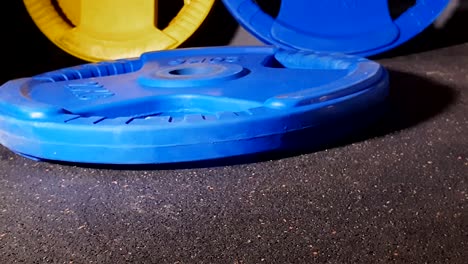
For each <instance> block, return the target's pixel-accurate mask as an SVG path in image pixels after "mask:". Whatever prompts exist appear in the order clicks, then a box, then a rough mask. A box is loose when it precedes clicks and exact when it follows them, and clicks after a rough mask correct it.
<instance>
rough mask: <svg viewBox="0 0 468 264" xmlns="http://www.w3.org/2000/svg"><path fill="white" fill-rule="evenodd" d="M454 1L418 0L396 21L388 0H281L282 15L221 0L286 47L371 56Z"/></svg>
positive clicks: (262, 35) (259, 33)
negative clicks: (391, 14) (270, 14)
mask: <svg viewBox="0 0 468 264" xmlns="http://www.w3.org/2000/svg"><path fill="white" fill-rule="evenodd" d="M449 1H450V0H430V1H423V0H418V1H416V4H415V5H414V6H413V7H411V8H410V9H408V10H407V11H406V12H405V13H403V14H402V15H400V16H399V17H398V18H397V19H395V20H393V19H392V18H391V16H390V12H389V8H388V0H326V1H323V0H320V1H314V0H282V1H281V6H280V9H279V13H278V16H277V17H275V18H273V17H271V16H269V15H268V14H266V13H265V12H263V11H262V9H261V8H260V6H258V5H257V4H255V3H254V2H255V1H254V0H223V2H224V4H225V6H226V7H227V9H228V10H229V11H230V12H231V14H232V15H233V16H234V17H235V18H236V19H237V21H238V22H239V23H240V24H241V25H242V26H243V27H244V28H245V29H246V30H247V31H249V32H250V33H252V34H253V35H254V36H256V37H257V38H258V39H260V40H261V41H263V42H265V43H269V44H272V45H274V46H276V47H281V48H283V49H295V50H311V51H321V52H342V53H347V54H354V55H358V56H364V57H365V56H370V55H375V54H378V53H382V52H384V51H387V50H390V49H392V48H395V47H397V46H399V45H401V44H403V43H404V42H406V41H408V40H409V39H411V38H413V37H414V36H416V35H417V34H419V33H420V32H422V31H423V30H424V29H425V28H427V27H428V26H430V25H431V24H432V22H433V21H434V20H435V19H436V18H437V17H438V16H439V15H440V14H441V13H442V11H443V10H444V9H445V8H446V6H447V5H448V3H449Z"/></svg>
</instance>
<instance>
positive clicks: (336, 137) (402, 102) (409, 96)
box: [49, 70, 457, 170]
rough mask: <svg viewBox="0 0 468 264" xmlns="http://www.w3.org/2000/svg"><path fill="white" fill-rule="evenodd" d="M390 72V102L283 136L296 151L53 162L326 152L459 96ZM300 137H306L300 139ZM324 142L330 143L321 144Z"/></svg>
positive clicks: (412, 121) (421, 118)
mask: <svg viewBox="0 0 468 264" xmlns="http://www.w3.org/2000/svg"><path fill="white" fill-rule="evenodd" d="M389 74H390V78H391V86H390V95H389V98H388V100H387V104H386V105H384V106H382V107H379V108H378V109H375V108H373V109H368V111H366V112H363V113H361V114H358V115H355V116H353V117H350V118H344V119H343V120H342V121H340V122H338V123H333V124H331V125H329V126H323V127H320V128H319V129H317V128H314V129H313V130H302V131H299V132H295V133H291V134H288V135H285V136H284V138H283V142H284V144H285V145H293V146H294V145H295V146H294V149H293V150H280V151H273V152H267V153H259V154H249V155H244V156H238V157H230V158H222V159H216V160H204V161H196V162H182V163H171V164H150V165H99V164H77V163H71V162H56V161H49V162H52V163H56V164H61V165H66V166H78V167H86V168H95V169H110V170H173V169H193V168H208V167H219V166H231V165H240V164H249V163H255V162H264V161H269V160H278V159H284V158H288V157H293V156H298V155H303V154H308V153H312V152H318V151H323V150H325V149H331V148H340V147H344V146H347V145H350V144H353V143H357V142H362V141H367V140H371V139H373V138H378V137H383V136H386V135H388V134H392V133H395V132H398V131H401V130H405V129H407V128H410V127H414V126H417V125H418V124H420V123H422V122H425V121H426V120H428V119H431V118H433V117H435V116H437V115H439V114H441V113H443V112H444V111H445V110H446V109H447V108H448V107H449V106H451V105H452V104H453V103H454V102H455V100H456V98H457V95H456V93H455V92H454V91H453V90H452V89H451V88H450V87H447V86H444V85H441V84H439V83H436V82H434V81H431V80H428V79H426V78H423V77H420V76H415V75H412V74H408V73H403V72H398V71H392V70H390V71H389ZM382 110H384V111H385V112H383V113H382ZM379 112H380V113H382V114H380V113H379ZM363 115H367V116H370V119H375V122H373V123H372V124H371V125H366V124H365V123H363V124H361V125H362V128H361V129H359V130H356V131H346V129H348V128H353V127H356V126H358V127H359V124H358V123H359V122H360V121H362V120H364V119H363V118H362V117H363ZM372 115H374V116H372ZM348 132H349V133H348ZM344 134H346V136H342V135H344ZM298 138H301V139H304V140H301V141H300V142H297V141H298V140H297V139H298ZM307 139H310V141H307ZM320 142H329V143H325V144H321V143H320Z"/></svg>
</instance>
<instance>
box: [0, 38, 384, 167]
mask: <svg viewBox="0 0 468 264" xmlns="http://www.w3.org/2000/svg"><path fill="white" fill-rule="evenodd" d="M387 94H388V76H387V72H386V71H385V70H384V69H383V68H382V67H381V66H380V65H379V64H377V63H375V62H372V61H368V60H366V59H363V58H359V57H354V56H346V55H332V54H327V53H317V52H295V51H285V50H277V49H276V48H274V47H231V48H228V47H225V48H205V49H180V50H173V51H161V52H151V53H146V54H144V55H142V57H141V58H138V59H133V60H121V61H115V62H103V63H96V64H86V65H81V66H77V67H72V68H66V69H61V70H57V71H53V72H48V73H44V74H41V75H38V76H34V77H32V78H23V79H17V80H12V81H9V82H7V83H6V84H4V85H3V86H1V87H0V143H1V144H3V145H4V146H6V147H7V148H9V149H11V150H12V151H14V152H17V153H19V154H21V155H23V156H26V157H29V158H34V159H45V160H58V161H69V162H84V163H103V164H151V163H153V164H154V163H172V162H184V161H198V160H206V159H217V158H225V157H232V156H239V155H246V154H254V153H260V152H265V151H273V150H283V149H291V148H295V147H298V146H303V145H311V146H314V145H322V144H324V143H326V142H329V141H330V140H335V137H334V136H337V137H342V136H345V135H347V133H348V132H350V131H354V130H355V129H358V128H360V124H362V125H366V124H367V123H369V122H370V121H372V120H373V118H375V117H376V116H377V112H375V111H374V110H373V109H376V108H379V107H380V106H381V105H383V104H384V102H385V100H386V97H387ZM325 128H327V129H325ZM332 135H334V136H332Z"/></svg>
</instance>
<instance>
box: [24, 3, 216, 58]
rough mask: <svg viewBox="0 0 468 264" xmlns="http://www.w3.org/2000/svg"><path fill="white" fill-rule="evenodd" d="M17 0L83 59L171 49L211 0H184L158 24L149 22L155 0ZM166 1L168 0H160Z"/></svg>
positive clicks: (48, 34)
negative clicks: (166, 21) (160, 26)
mask: <svg viewBox="0 0 468 264" xmlns="http://www.w3.org/2000/svg"><path fill="white" fill-rule="evenodd" d="M52 1H53V0H23V2H24V4H25V6H26V9H27V11H28V13H29V15H30V16H31V18H32V19H33V21H34V23H35V24H36V25H37V27H38V28H39V29H40V30H41V32H42V33H43V34H44V35H45V36H46V37H47V38H48V39H49V40H50V41H52V42H53V43H54V44H55V45H57V46H58V47H59V48H61V49H62V50H64V51H66V52H68V53H69V54H71V55H73V56H75V57H78V58H81V59H83V60H86V61H91V62H97V61H103V60H116V59H121V58H133V57H138V56H140V55H141V54H142V53H144V52H148V51H155V50H163V49H173V48H176V47H177V46H179V45H180V44H182V43H183V42H184V41H185V40H187V38H188V37H190V36H191V35H192V34H193V33H194V32H195V31H196V30H197V29H198V27H199V26H200V25H201V24H202V22H203V21H204V20H205V18H206V17H207V15H208V14H209V12H210V10H211V8H212V7H213V4H214V1H215V0H184V6H183V7H182V9H181V10H180V11H179V12H178V14H177V16H176V17H175V18H173V19H172V21H171V22H170V23H169V25H168V26H167V27H166V28H164V29H162V30H161V29H158V28H157V27H156V26H155V21H156V16H157V4H158V2H157V1H156V0H131V1H130V0H55V1H56V2H57V3H58V5H59V6H60V9H61V10H62V11H63V13H64V14H65V15H66V18H67V19H68V20H70V21H71V22H72V23H69V22H68V21H66V19H64V18H63V15H61V14H60V13H59V11H58V10H57V8H56V6H54V3H53V2H52ZM164 1H168V0H164Z"/></svg>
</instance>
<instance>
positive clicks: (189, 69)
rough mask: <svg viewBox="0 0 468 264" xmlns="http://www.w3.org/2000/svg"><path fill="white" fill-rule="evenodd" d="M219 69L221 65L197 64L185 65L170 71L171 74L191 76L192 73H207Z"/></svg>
mask: <svg viewBox="0 0 468 264" xmlns="http://www.w3.org/2000/svg"><path fill="white" fill-rule="evenodd" d="M216 71H219V67H213V66H197V67H185V68H179V69H174V70H172V71H169V74H171V75H176V76H191V75H206V74H210V73H214V72H216Z"/></svg>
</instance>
